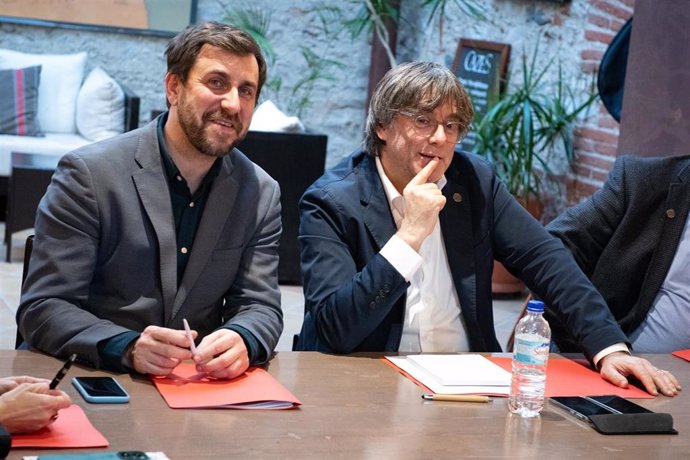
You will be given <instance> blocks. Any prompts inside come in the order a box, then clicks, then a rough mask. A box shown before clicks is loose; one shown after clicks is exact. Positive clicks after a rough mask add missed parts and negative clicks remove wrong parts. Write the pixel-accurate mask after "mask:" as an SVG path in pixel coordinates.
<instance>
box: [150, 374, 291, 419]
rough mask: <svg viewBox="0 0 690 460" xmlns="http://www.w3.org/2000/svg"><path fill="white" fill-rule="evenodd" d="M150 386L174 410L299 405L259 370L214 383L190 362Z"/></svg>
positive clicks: (270, 407)
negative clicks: (155, 389)
mask: <svg viewBox="0 0 690 460" xmlns="http://www.w3.org/2000/svg"><path fill="white" fill-rule="evenodd" d="M153 383H154V384H155V385H156V388H157V389H158V391H159V392H160V394H161V396H163V399H165V402H166V403H168V406H170V407H172V408H173V409H181V408H212V407H213V408H225V409H291V408H293V407H297V406H298V405H300V404H302V403H301V402H300V401H299V399H297V398H296V397H295V396H294V395H293V394H292V393H290V392H289V391H288V390H287V389H286V388H285V387H284V386H283V385H281V384H280V382H278V381H277V380H276V379H275V378H273V376H272V375H271V374H269V373H268V372H266V371H265V370H263V369H260V368H250V369H249V370H247V371H246V372H245V373H244V374H242V375H240V376H239V377H237V378H235V379H232V380H216V379H213V378H209V377H207V376H206V374H199V373H198V372H197V371H196V368H195V366H194V364H193V363H181V364H180V365H179V366H177V367H176V368H175V370H174V371H173V373H172V374H170V375H169V376H168V377H154V378H153Z"/></svg>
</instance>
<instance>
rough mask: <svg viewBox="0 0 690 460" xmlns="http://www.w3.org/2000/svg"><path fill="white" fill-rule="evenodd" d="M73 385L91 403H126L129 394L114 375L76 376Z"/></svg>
mask: <svg viewBox="0 0 690 460" xmlns="http://www.w3.org/2000/svg"><path fill="white" fill-rule="evenodd" d="M72 385H74V387H75V388H76V389H77V391H78V392H79V393H80V394H81V395H82V397H83V398H84V399H85V400H86V401H88V402H90V403H110V404H113V403H114V404H117V403H126V402H128V401H129V394H127V392H126V391H125V389H124V388H122V385H120V383H119V382H118V381H117V380H115V379H114V378H113V377H74V378H72Z"/></svg>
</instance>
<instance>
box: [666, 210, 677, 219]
mask: <svg viewBox="0 0 690 460" xmlns="http://www.w3.org/2000/svg"><path fill="white" fill-rule="evenodd" d="M666 217H668V218H669V219H673V218H674V217H676V210H675V209H673V208H671V209H667V210H666Z"/></svg>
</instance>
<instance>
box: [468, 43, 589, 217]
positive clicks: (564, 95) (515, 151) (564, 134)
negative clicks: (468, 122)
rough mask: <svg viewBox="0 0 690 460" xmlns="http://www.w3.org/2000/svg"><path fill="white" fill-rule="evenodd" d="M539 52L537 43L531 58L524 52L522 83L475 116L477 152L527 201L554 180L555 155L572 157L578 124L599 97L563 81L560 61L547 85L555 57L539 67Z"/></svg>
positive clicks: (535, 196)
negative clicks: (580, 94)
mask: <svg viewBox="0 0 690 460" xmlns="http://www.w3.org/2000/svg"><path fill="white" fill-rule="evenodd" d="M537 51H538V44H537V46H536V47H535V51H534V53H533V56H532V58H531V60H529V62H528V58H527V56H526V55H525V54H524V53H523V56H522V79H521V81H520V83H519V84H518V85H517V86H515V87H512V88H509V90H508V91H507V92H506V94H504V95H502V96H501V97H499V100H498V101H497V102H496V103H495V104H494V105H493V106H492V107H491V108H490V109H489V110H488V111H487V112H486V114H485V115H484V116H482V117H481V118H480V119H479V120H476V121H475V125H476V131H475V132H476V136H477V137H476V142H475V147H474V151H475V153H478V154H480V155H482V156H484V157H486V158H488V159H489V160H490V161H491V162H492V163H493V164H494V167H495V169H496V174H497V175H498V177H499V178H500V179H501V180H502V181H503V182H504V183H505V185H506V186H507V188H508V190H509V191H510V193H511V194H513V196H515V197H517V198H518V199H520V200H521V201H522V202H523V203H524V204H527V203H528V202H529V201H530V200H532V199H536V201H537V202H542V198H543V195H542V193H543V189H544V187H545V185H546V182H548V181H552V180H553V179H554V174H553V172H552V169H551V167H550V164H551V163H552V161H553V160H554V159H557V158H556V155H563V156H564V160H565V161H566V162H567V163H568V164H570V163H571V162H572V160H573V130H574V123H575V121H576V119H577V118H578V117H579V116H580V115H581V114H583V112H584V111H585V109H587V108H588V107H589V106H590V105H591V104H592V102H594V100H595V99H596V94H595V93H594V92H593V91H590V94H589V95H587V96H586V97H585V99H584V101H581V102H578V97H576V95H575V94H574V92H573V90H572V89H571V88H570V87H568V86H567V85H566V84H565V83H564V81H563V80H564V79H563V73H562V69H561V67H560V64H559V65H558V73H557V79H556V81H555V82H553V83H551V84H548V85H547V83H546V82H545V81H544V76H545V75H546V74H547V71H548V70H549V69H550V68H551V66H552V65H553V63H554V59H551V60H550V61H548V62H547V64H546V65H545V66H544V67H543V68H542V69H541V70H537V68H536V65H535V64H536V56H537V54H538V52H537ZM547 88H550V90H547Z"/></svg>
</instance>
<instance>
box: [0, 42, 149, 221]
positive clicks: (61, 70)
mask: <svg viewBox="0 0 690 460" xmlns="http://www.w3.org/2000/svg"><path fill="white" fill-rule="evenodd" d="M86 63H87V53H86V52H80V53H74V54H32V53H22V52H18V51H13V50H7V49H0V213H1V214H0V216H4V215H5V210H4V208H5V204H6V202H7V191H8V180H9V179H8V178H9V176H10V173H11V157H12V152H26V153H32V154H38V155H46V156H47V158H46V160H48V161H49V162H51V161H53V162H54V163H55V164H57V160H58V159H59V157H61V156H62V155H63V154H65V153H67V152H69V151H71V150H74V149H75V148H78V147H81V146H83V145H86V144H88V143H91V142H95V141H99V140H102V139H105V138H108V137H111V136H114V135H116V134H119V133H122V132H124V131H128V130H131V129H134V128H136V127H137V126H138V124H139V103H140V101H139V98H138V97H137V96H136V95H135V94H134V93H132V92H131V91H130V90H129V89H127V88H126V87H125V86H123V85H122V84H120V83H119V82H117V81H116V80H115V79H113V78H112V77H111V76H110V75H108V73H107V72H106V71H105V70H104V69H102V68H101V67H94V68H92V69H91V70H90V71H89V73H88V74H86Z"/></svg>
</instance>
